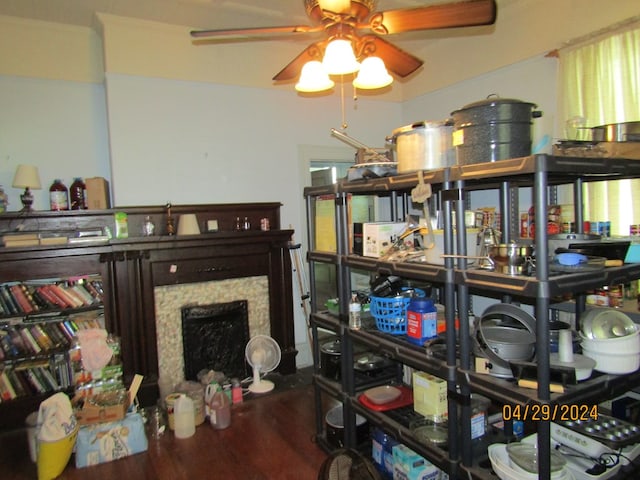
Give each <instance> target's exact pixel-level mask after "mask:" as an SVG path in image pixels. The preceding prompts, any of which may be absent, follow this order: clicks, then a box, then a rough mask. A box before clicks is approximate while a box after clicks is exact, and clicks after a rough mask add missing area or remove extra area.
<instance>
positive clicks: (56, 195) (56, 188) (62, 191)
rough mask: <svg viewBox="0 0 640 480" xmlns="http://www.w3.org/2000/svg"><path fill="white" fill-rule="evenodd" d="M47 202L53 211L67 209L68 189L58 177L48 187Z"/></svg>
mask: <svg viewBox="0 0 640 480" xmlns="http://www.w3.org/2000/svg"><path fill="white" fill-rule="evenodd" d="M49 204H50V206H51V210H54V211H60V210H69V191H68V190H67V187H66V185H65V184H64V183H62V180H60V179H59V178H56V179H55V180H54V181H53V184H52V185H51V187H50V188H49Z"/></svg>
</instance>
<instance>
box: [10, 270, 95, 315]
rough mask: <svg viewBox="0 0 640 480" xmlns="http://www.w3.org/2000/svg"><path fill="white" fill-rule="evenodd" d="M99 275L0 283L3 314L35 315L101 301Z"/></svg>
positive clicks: (86, 305) (90, 304) (85, 305)
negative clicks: (36, 281) (35, 281)
mask: <svg viewBox="0 0 640 480" xmlns="http://www.w3.org/2000/svg"><path fill="white" fill-rule="evenodd" d="M103 295H104V290H103V288H102V280H101V279H100V277H95V276H94V277H81V278H74V279H68V280H56V281H51V282H38V283H34V282H25V283H18V282H16V283H5V284H2V285H0V315H3V316H12V315H13V316H15V315H21V316H24V315H33V314H37V313H39V312H46V311H51V310H64V309H71V308H82V307H88V306H92V305H96V304H100V303H102V299H103Z"/></svg>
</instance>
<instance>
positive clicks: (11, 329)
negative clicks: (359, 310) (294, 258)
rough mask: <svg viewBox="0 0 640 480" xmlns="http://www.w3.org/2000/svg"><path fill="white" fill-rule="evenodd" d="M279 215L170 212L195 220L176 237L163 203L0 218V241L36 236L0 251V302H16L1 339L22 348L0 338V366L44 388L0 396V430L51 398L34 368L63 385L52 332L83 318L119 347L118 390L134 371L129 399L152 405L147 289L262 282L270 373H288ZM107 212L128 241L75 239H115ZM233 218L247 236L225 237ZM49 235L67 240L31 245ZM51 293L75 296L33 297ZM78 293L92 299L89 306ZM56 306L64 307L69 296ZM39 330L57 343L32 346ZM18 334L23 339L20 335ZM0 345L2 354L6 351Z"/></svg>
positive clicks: (235, 209) (286, 285) (267, 211)
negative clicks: (277, 351) (151, 229)
mask: <svg viewBox="0 0 640 480" xmlns="http://www.w3.org/2000/svg"><path fill="white" fill-rule="evenodd" d="M279 209H280V204H279V203H247V204H207V205H177V206H172V207H171V214H172V215H173V217H174V218H175V220H176V221H178V222H179V217H180V215H182V214H185V213H193V214H196V216H197V220H198V223H199V225H200V226H201V231H202V232H203V233H202V234H200V235H185V236H176V235H173V236H169V235H167V231H166V228H165V227H166V224H167V213H168V212H167V210H166V207H165V206H157V207H154V206H150V207H123V208H118V209H111V210H74V211H67V212H32V213H29V214H28V215H24V214H22V213H20V212H14V213H4V214H1V215H0V235H1V236H2V237H3V239H4V236H5V235H6V236H7V238H8V237H10V236H13V235H16V233H17V232H19V233H20V234H21V235H24V234H27V235H28V234H36V235H37V238H36V237H33V238H31V239H30V240H28V237H22V239H23V240H24V241H25V243H29V242H31V244H29V245H14V246H5V247H0V264H1V265H2V269H0V295H2V297H3V298H4V293H3V292H6V293H8V294H10V295H12V297H11V298H13V299H14V300H15V302H16V303H18V306H16V305H13V307H14V308H16V309H17V308H22V310H21V311H18V310H16V311H15V312H13V311H12V310H11V307H10V306H9V305H5V304H4V303H1V302H2V301H1V300H0V305H1V307H0V312H1V313H0V334H2V336H3V337H8V340H9V339H12V338H13V339H15V340H16V341H17V342H18V345H21V346H22V351H21V353H20V354H16V352H15V351H14V350H13V349H14V348H18V346H17V345H14V343H13V342H8V340H5V341H6V342H7V343H8V345H6V346H4V345H1V344H0V348H2V355H3V356H4V358H2V359H0V368H2V367H4V370H6V368H7V367H9V368H10V369H12V370H18V371H22V370H25V371H26V372H29V371H32V373H33V374H34V375H36V379H38V380H40V382H38V383H40V384H41V385H42V386H43V389H44V390H45V391H44V392H42V391H40V389H38V390H36V392H37V393H35V394H33V390H29V393H31V394H30V395H24V396H20V395H18V392H16V397H15V398H12V399H9V400H4V399H2V398H0V400H2V401H0V430H5V429H9V428H16V427H20V426H23V425H24V421H25V418H26V416H27V415H28V414H29V413H31V412H33V411H36V410H37V409H38V407H39V404H40V402H41V401H42V400H44V399H45V398H47V396H49V395H50V394H51V393H52V392H53V391H54V386H53V384H52V383H47V379H46V378H44V379H39V378H38V375H39V374H40V377H41V376H42V375H46V373H44V372H43V371H42V370H41V369H42V368H44V367H45V365H46V366H47V367H48V369H49V371H50V372H51V373H52V374H55V375H58V376H57V377H56V376H55V375H54V378H55V380H56V382H58V385H57V386H58V387H60V388H61V389H64V388H65V387H64V385H65V384H64V380H63V379H61V378H60V376H59V372H58V369H59V368H64V367H62V366H61V365H62V364H63V363H64V361H66V359H65V358H64V354H65V353H68V348H67V347H68V345H67V344H66V342H65V341H64V340H63V339H61V338H60V337H59V335H57V333H58V331H59V332H61V333H63V335H64V332H63V331H62V330H61V328H64V327H65V325H66V322H68V321H69V320H72V321H73V322H75V324H76V326H77V327H78V328H81V320H85V319H87V318H89V319H92V320H96V321H100V322H104V326H105V329H106V330H107V331H108V332H109V333H111V334H113V335H114V336H116V337H118V339H119V340H120V348H121V351H120V354H121V360H122V370H123V373H122V380H123V383H124V384H125V385H129V384H130V383H131V381H132V379H133V377H134V376H135V375H136V374H140V375H142V376H143V377H144V381H143V383H142V385H141V387H140V390H139V392H138V400H139V402H140V404H141V405H142V406H146V405H153V404H155V403H156V401H157V399H158V395H159V389H158V351H157V343H156V341H157V337H156V334H157V332H156V323H155V298H154V288H155V287H156V286H161V285H177V284H185V283H197V282H208V281H216V280H224V279H228V278H239V277H249V276H256V275H263V276H266V277H267V278H268V281H269V289H268V295H269V302H268V308H269V317H270V322H271V327H270V328H271V336H272V337H273V338H274V339H275V340H276V341H277V342H278V344H279V345H280V347H281V350H282V360H281V362H280V365H279V367H278V371H279V372H280V373H282V374H289V373H294V372H295V370H296V365H295V357H296V354H297V350H296V348H295V335H294V325H293V298H292V297H293V296H292V277H291V261H290V254H289V242H290V240H291V236H292V234H293V231H292V230H281V229H280V212H279ZM116 212H125V213H127V215H128V227H129V237H128V238H111V239H108V238H107V239H105V238H103V236H98V237H95V236H93V235H90V236H89V237H88V238H84V237H81V236H78V233H79V232H83V233H87V232H89V233H92V232H98V233H100V232H104V231H105V229H110V230H111V232H115V224H114V214H115V213H116ZM147 216H149V217H151V219H152V221H153V222H154V223H155V226H156V235H154V236H151V237H144V236H142V225H143V223H144V219H145V218H146V217H147ZM237 217H241V218H244V217H248V219H249V222H250V224H251V226H252V229H251V230H250V231H241V232H237V231H235V224H236V218H237ZM263 218H267V219H268V220H269V224H270V225H271V230H269V231H261V230H260V223H261V222H260V220H261V219H263ZM214 223H215V224H217V226H218V228H217V230H216V231H207V229H206V226H207V225H209V224H214ZM43 232H46V234H44V235H43ZM54 237H62V238H65V239H66V240H67V241H66V242H58V243H55V242H54V243H53V244H47V243H43V242H42V241H41V240H42V239H43V238H54ZM34 238H36V241H34ZM72 239H73V240H74V241H71V240H72ZM16 240H18V239H17V238H16ZM94 281H97V282H99V283H97V284H96V285H99V286H101V287H102V291H101V292H100V295H99V296H96V295H95V293H92V292H90V291H89V288H90V285H93V282H94ZM87 282H88V283H87ZM43 286H45V288H44V290H43V288H42V287H43ZM56 287H58V288H60V289H62V290H63V291H64V290H65V289H67V290H69V289H71V290H69V291H67V292H66V293H67V295H74V293H76V294H78V295H80V298H76V299H75V300H76V301H75V303H64V304H56V303H55V302H54V301H52V299H49V303H46V302H44V301H43V299H42V298H40V296H42V295H44V291H46V290H50V289H52V288H53V289H54V290H55V289H56ZM75 287H81V290H80V291H79V292H78V291H77V290H78V289H77V288H75ZM82 289H84V290H85V291H83V290H82ZM41 290H42V291H41ZM20 291H22V293H24V295H25V297H26V301H27V303H25V299H24V298H22V300H21V303H20V301H19V300H18V298H19V297H18V296H21V294H20V293H19V292H20ZM36 292H38V293H36ZM87 293H89V295H90V296H91V297H92V300H91V301H89V297H87V295H86V294H87ZM28 294H30V295H31V298H29V296H28ZM34 295H35V296H34ZM83 298H84V300H85V301H86V302H87V303H86V304H84V303H83V304H82V305H80V304H79V303H78V302H80V301H81V299H83ZM66 300H67V302H72V300H71V299H69V298H67V299H66ZM71 305H73V306H71ZM7 309H8V310H7ZM30 309H33V310H32V311H29V310H30ZM37 327H39V328H37ZM55 328H57V329H58V331H56V330H55ZM32 329H33V330H34V331H32ZM39 329H44V330H45V331H46V332H48V333H47V335H46V337H48V339H49V340H50V341H51V342H52V343H53V342H54V337H56V336H57V337H58V338H56V340H57V341H59V342H60V346H59V347H53V348H51V346H50V345H48V344H47V340H46V339H44V337H42V338H41V341H43V342H45V343H44V344H43V345H40V343H39V342H38V339H37V338H38V337H37V336H38V334H39V333H40V332H39ZM23 330H28V331H29V333H30V334H31V336H32V337H33V340H34V342H35V344H36V345H37V346H36V347H34V346H33V345H31V347H32V349H31V350H29V345H27V344H24V341H25V340H24V338H22V336H23V334H22V333H21V331H23ZM3 332H4V333H3ZM34 332H35V333H34ZM54 332H55V333H54ZM25 334H26V335H27V336H28V334H27V333H26V331H25ZM12 335H13V337H12ZM16 335H19V336H20V339H18V337H17V336H16ZM21 340H22V344H21V343H20V341H21ZM27 341H29V340H27ZM45 345H46V346H47V348H46V349H45V348H44V347H45ZM38 347H40V348H41V351H40V352H38V353H36V352H35V351H34V350H35V349H37V348H38ZM5 348H8V349H9V352H10V353H9V354H7V351H6V350H5ZM21 375H30V374H29V373H24V374H23V373H21ZM18 381H20V380H18ZM27 381H29V380H28V379H27ZM2 384H4V382H2ZM29 388H35V387H33V386H32V387H29ZM0 392H2V389H1V388H0ZM0 395H1V393H0ZM4 395H5V396H6V395H9V396H10V395H12V393H11V392H10V393H8V394H7V393H5V394H4Z"/></svg>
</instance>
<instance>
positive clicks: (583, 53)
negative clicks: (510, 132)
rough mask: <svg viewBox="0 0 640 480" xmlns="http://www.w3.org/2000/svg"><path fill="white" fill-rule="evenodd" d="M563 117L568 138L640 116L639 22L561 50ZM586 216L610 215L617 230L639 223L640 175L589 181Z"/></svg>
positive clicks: (601, 218)
mask: <svg viewBox="0 0 640 480" xmlns="http://www.w3.org/2000/svg"><path fill="white" fill-rule="evenodd" d="M559 58H560V64H559V75H560V76H559V82H560V84H559V93H560V97H559V98H560V99H561V104H560V108H559V115H560V116H559V118H561V119H562V118H564V119H566V123H565V132H564V136H565V138H567V139H569V140H588V139H590V135H591V132H590V130H589V129H588V127H595V126H598V125H605V124H609V123H621V122H634V121H640V23H638V22H636V23H635V24H634V25H630V26H628V27H626V28H625V29H624V31H613V32H611V33H609V34H607V35H606V36H604V37H599V38H596V39H593V40H592V41H590V42H587V43H583V44H581V45H576V46H573V47H567V48H564V49H562V50H560V52H559ZM584 198H585V214H584V218H585V220H591V221H605V220H609V221H611V233H612V234H613V235H628V234H629V225H631V224H638V223H640V180H616V181H608V182H593V183H588V184H586V185H585V192H584Z"/></svg>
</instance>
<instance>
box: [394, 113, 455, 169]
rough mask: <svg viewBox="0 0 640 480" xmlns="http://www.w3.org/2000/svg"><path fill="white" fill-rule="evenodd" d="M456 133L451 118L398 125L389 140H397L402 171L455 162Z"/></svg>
mask: <svg viewBox="0 0 640 480" xmlns="http://www.w3.org/2000/svg"><path fill="white" fill-rule="evenodd" d="M452 133H453V122H452V121H451V120H442V121H423V122H416V123H413V124H411V125H407V126H404V127H400V128H397V129H395V130H394V131H393V132H392V133H391V137H388V138H387V142H390V143H392V144H395V148H396V159H397V161H398V173H406V172H415V171H417V170H435V169H438V168H444V167H450V166H452V165H454V164H455V161H456V154H455V151H454V149H453V144H452Z"/></svg>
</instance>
